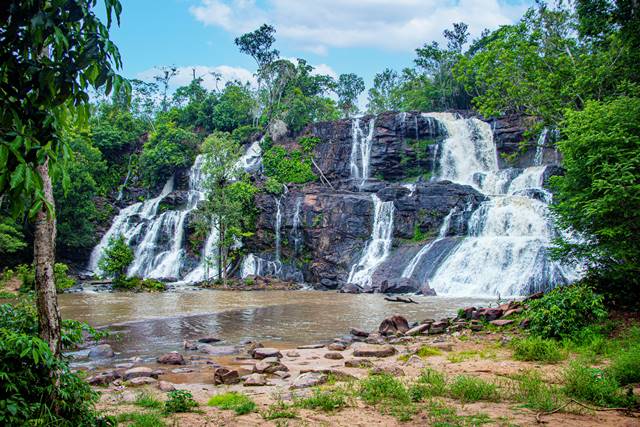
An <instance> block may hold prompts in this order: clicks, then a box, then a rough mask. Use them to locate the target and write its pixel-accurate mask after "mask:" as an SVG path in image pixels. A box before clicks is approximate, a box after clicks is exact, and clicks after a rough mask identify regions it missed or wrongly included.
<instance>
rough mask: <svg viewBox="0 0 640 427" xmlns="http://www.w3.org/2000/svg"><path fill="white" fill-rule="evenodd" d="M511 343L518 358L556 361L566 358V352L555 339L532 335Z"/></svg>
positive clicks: (548, 361) (514, 354)
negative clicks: (563, 351)
mask: <svg viewBox="0 0 640 427" xmlns="http://www.w3.org/2000/svg"><path fill="white" fill-rule="evenodd" d="M510 345H511V347H512V348H513V357H514V359H516V360H524V361H538V362H545V363H556V362H559V361H560V360H562V359H564V354H563V353H562V351H561V350H560V349H559V348H558V343H557V342H556V341H554V340H550V339H545V338H540V337H537V336H531V337H526V338H522V339H514V340H513V341H511V343H510Z"/></svg>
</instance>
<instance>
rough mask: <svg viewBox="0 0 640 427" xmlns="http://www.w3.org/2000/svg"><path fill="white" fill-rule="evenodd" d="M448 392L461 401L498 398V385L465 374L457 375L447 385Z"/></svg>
mask: <svg viewBox="0 0 640 427" xmlns="http://www.w3.org/2000/svg"><path fill="white" fill-rule="evenodd" d="M449 394H450V395H451V397H453V398H455V399H458V400H460V401H462V402H476V401H478V400H490V401H497V400H499V399H500V396H499V394H498V387H497V386H496V385H495V384H493V383H490V382H487V381H484V380H482V379H480V378H476V377H470V376H467V375H458V376H457V377H455V378H454V379H453V381H452V382H451V384H450V385H449Z"/></svg>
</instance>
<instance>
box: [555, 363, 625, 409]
mask: <svg viewBox="0 0 640 427" xmlns="http://www.w3.org/2000/svg"><path fill="white" fill-rule="evenodd" d="M563 377H564V387H563V389H562V390H563V392H564V393H565V394H566V395H567V396H569V397H573V398H576V399H578V400H584V401H587V402H591V403H594V404H596V405H600V406H619V405H626V404H628V403H629V402H628V399H627V398H626V397H625V396H624V395H623V393H622V390H621V389H620V386H619V384H618V381H616V379H615V378H614V377H613V376H611V375H609V374H607V373H606V372H605V371H603V370H602V369H597V368H590V367H588V366H584V365H582V364H581V363H580V362H572V363H571V364H570V365H569V367H568V368H567V369H565V370H564V372H563Z"/></svg>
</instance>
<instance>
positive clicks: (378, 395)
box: [358, 374, 411, 405]
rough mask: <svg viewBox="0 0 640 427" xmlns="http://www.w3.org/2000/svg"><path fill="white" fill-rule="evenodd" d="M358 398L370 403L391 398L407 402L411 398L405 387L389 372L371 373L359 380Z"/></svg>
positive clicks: (373, 403)
mask: <svg viewBox="0 0 640 427" xmlns="http://www.w3.org/2000/svg"><path fill="white" fill-rule="evenodd" d="M358 394H359V396H360V398H361V399H362V400H363V401H365V402H366V403H368V404H370V405H375V404H378V403H380V402H383V401H387V400H393V401H398V402H401V403H409V402H410V401H411V398H410V396H409V392H408V391H407V388H406V387H405V386H404V384H402V382H400V381H399V380H397V379H396V378H394V377H392V376H391V375H389V374H381V375H371V376H369V377H367V378H365V379H363V380H362V381H361V382H360V389H359V390H358Z"/></svg>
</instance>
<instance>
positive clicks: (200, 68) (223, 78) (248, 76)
mask: <svg viewBox="0 0 640 427" xmlns="http://www.w3.org/2000/svg"><path fill="white" fill-rule="evenodd" d="M194 69H195V74H196V77H200V78H202V80H203V82H202V85H203V86H204V87H205V88H207V89H210V90H211V89H216V88H218V89H222V88H224V85H225V84H226V83H227V82H229V81H234V80H239V81H240V82H242V83H246V82H249V83H251V84H252V85H255V84H256V78H255V76H254V75H253V72H252V71H249V70H247V69H246V68H242V67H231V66H229V65H218V66H215V67H211V66H207V65H188V66H184V67H178V70H177V71H178V74H177V75H176V76H175V77H173V79H171V87H172V88H176V87H180V86H185V85H188V84H189V83H190V82H191V80H192V79H193V70H194ZM212 73H218V74H219V76H220V79H219V80H217V79H216V77H214V75H213V74H212ZM159 74H160V72H159V71H158V69H156V68H151V69H148V70H145V71H142V72H141V73H138V75H137V77H138V78H139V79H141V80H145V81H153V77H154V76H157V75H159ZM216 84H217V86H216Z"/></svg>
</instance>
